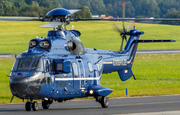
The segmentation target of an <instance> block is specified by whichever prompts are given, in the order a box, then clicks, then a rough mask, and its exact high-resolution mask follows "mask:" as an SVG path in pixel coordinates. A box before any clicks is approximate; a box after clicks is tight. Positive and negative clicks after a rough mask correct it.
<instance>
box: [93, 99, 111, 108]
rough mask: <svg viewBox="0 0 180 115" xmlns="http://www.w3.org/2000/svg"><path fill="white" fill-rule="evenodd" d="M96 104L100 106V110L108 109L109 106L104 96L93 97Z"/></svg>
mask: <svg viewBox="0 0 180 115" xmlns="http://www.w3.org/2000/svg"><path fill="white" fill-rule="evenodd" d="M95 99H96V102H99V103H100V104H101V106H102V108H108V106H109V99H108V97H106V96H102V97H95Z"/></svg>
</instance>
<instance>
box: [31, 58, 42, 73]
mask: <svg viewBox="0 0 180 115" xmlns="http://www.w3.org/2000/svg"><path fill="white" fill-rule="evenodd" d="M34 70H38V71H43V62H42V59H34V61H33V63H32V65H31V68H30V71H34Z"/></svg>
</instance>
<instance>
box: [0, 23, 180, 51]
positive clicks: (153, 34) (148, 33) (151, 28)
mask: <svg viewBox="0 0 180 115" xmlns="http://www.w3.org/2000/svg"><path fill="white" fill-rule="evenodd" d="M43 24H45V23H42V22H36V21H35V22H32V21H31V22H29V21H27V22H13V21H9V22H7V21H0V33H1V34H0V40H1V42H0V53H1V54H2V53H5V54H7V53H13V54H14V53H21V52H22V51H25V50H27V49H28V43H29V41H30V40H31V39H33V38H36V36H39V37H46V34H47V31H48V30H52V29H51V28H40V27H39V26H41V25H43ZM117 24H118V25H119V26H120V27H121V25H122V23H121V22H117ZM72 25H74V27H75V29H76V30H79V31H80V32H81V36H80V39H81V40H82V42H83V44H84V46H85V47H87V48H97V49H104V50H109V49H111V50H119V48H120V42H121V38H120V36H119V33H118V32H116V31H113V22H106V21H95V22H91V21H89V22H72V23H71V24H70V25H69V26H67V28H68V29H71V27H72ZM127 25H128V23H127ZM136 28H137V29H139V30H140V31H144V32H145V34H144V35H142V36H141V39H174V40H177V42H176V43H154V44H151V43H149V44H140V45H139V47H138V50H151V49H180V45H179V43H180V38H179V36H180V33H179V30H180V26H170V25H158V24H142V23H136Z"/></svg>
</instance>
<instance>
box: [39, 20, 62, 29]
mask: <svg viewBox="0 0 180 115" xmlns="http://www.w3.org/2000/svg"><path fill="white" fill-rule="evenodd" d="M61 25H63V22H58V21H52V22H50V23H48V24H45V25H42V26H40V27H41V28H53V27H56V26H61Z"/></svg>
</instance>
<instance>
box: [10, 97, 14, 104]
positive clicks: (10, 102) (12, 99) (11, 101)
mask: <svg viewBox="0 0 180 115" xmlns="http://www.w3.org/2000/svg"><path fill="white" fill-rule="evenodd" d="M13 99H14V95H13V96H12V97H11V101H10V103H12V101H13Z"/></svg>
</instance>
